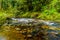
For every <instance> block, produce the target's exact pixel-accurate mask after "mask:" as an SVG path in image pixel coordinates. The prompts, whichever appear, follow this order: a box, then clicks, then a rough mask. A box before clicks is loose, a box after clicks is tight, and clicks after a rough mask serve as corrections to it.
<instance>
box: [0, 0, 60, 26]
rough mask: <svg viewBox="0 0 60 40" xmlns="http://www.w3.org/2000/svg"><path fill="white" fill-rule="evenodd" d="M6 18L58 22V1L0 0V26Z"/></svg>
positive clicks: (59, 5) (59, 14)
mask: <svg viewBox="0 0 60 40" xmlns="http://www.w3.org/2000/svg"><path fill="white" fill-rule="evenodd" d="M7 17H8V18H11V17H18V18H39V19H43V20H60V1H59V0H0V25H1V24H3V23H4V22H5V20H6V18H7Z"/></svg>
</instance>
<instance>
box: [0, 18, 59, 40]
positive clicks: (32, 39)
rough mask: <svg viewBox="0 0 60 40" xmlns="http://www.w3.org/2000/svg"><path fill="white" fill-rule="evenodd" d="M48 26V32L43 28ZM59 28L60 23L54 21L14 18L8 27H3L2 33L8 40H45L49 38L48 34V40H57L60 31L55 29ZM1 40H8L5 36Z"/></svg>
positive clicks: (0, 37)
mask: <svg viewBox="0 0 60 40" xmlns="http://www.w3.org/2000/svg"><path fill="white" fill-rule="evenodd" d="M10 24H11V25H10ZM14 25H15V26H14ZM27 25H28V26H27ZM46 26H47V28H48V30H46V31H45V29H42V27H46ZM49 27H50V29H49ZM59 27H60V23H57V22H53V21H44V20H38V19H29V18H12V19H11V20H8V23H7V25H5V24H4V26H3V27H2V33H3V34H4V35H5V36H7V38H8V37H9V39H8V40H37V39H39V40H45V39H43V38H44V37H45V38H46V37H47V35H46V34H48V37H49V39H48V40H57V39H58V38H60V36H59V34H58V33H59V32H60V30H56V29H55V28H59ZM1 35H2V34H1ZM52 37H53V38H52ZM0 40H7V39H6V37H4V36H0Z"/></svg>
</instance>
